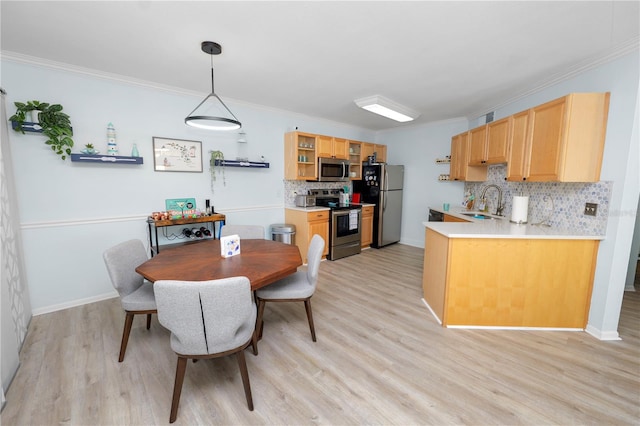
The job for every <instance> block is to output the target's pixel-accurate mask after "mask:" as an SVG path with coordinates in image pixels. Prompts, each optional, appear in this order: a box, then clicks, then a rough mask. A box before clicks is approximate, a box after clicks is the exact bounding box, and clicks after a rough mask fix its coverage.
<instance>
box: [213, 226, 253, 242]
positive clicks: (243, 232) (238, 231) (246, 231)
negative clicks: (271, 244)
mask: <svg viewBox="0 0 640 426" xmlns="http://www.w3.org/2000/svg"><path fill="white" fill-rule="evenodd" d="M228 235H238V236H239V237H240V239H242V238H246V239H248V240H264V226H260V225H224V226H223V227H222V231H220V236H222V237H226V236H228Z"/></svg>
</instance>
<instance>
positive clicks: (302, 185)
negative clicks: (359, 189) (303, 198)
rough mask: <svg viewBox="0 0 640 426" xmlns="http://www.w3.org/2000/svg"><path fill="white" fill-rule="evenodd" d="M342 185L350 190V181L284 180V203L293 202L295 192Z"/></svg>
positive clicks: (304, 192) (335, 187) (303, 192)
mask: <svg viewBox="0 0 640 426" xmlns="http://www.w3.org/2000/svg"><path fill="white" fill-rule="evenodd" d="M344 186H348V187H349V193H351V192H352V190H351V182H307V181H304V180H285V181H284V204H285V206H286V205H292V204H295V201H296V194H305V195H306V194H307V191H308V190H309V189H341V188H342V187H344Z"/></svg>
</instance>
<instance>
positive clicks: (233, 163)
mask: <svg viewBox="0 0 640 426" xmlns="http://www.w3.org/2000/svg"><path fill="white" fill-rule="evenodd" d="M216 166H224V167H248V168H254V169H268V168H269V163H262V162H260V161H236V160H216Z"/></svg>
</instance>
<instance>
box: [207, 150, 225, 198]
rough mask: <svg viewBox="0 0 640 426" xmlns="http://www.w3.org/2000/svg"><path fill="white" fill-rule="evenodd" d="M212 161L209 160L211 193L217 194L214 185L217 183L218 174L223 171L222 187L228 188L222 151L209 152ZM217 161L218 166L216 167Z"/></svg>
mask: <svg viewBox="0 0 640 426" xmlns="http://www.w3.org/2000/svg"><path fill="white" fill-rule="evenodd" d="M209 152H210V153H211V159H210V160H209V173H210V174H211V192H212V193H213V192H215V190H214V183H215V181H216V173H217V172H219V171H220V170H222V185H223V186H227V180H226V179H225V177H224V154H223V153H222V151H209ZM216 161H217V162H218V165H217V166H216Z"/></svg>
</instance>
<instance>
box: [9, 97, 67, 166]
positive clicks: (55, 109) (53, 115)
mask: <svg viewBox="0 0 640 426" xmlns="http://www.w3.org/2000/svg"><path fill="white" fill-rule="evenodd" d="M14 104H15V106H16V108H17V110H16V113H15V114H14V115H12V116H11V117H10V118H9V120H10V121H13V122H15V123H16V124H17V125H16V126H15V131H16V132H21V133H22V134H24V129H23V125H24V123H27V122H30V120H27V115H32V112H33V111H38V113H37V114H38V116H37V120H38V121H39V123H38V124H39V125H40V127H41V128H42V133H43V134H44V135H45V136H47V138H48V139H47V141H46V142H45V144H47V145H49V146H50V147H51V150H52V151H53V152H55V153H56V154H58V155H59V156H60V158H62V159H63V160H65V159H66V158H67V156H70V155H71V148H73V139H71V136H72V135H73V129H72V128H71V120H69V116H68V115H67V114H65V113H64V112H62V106H61V105H58V104H53V105H50V104H48V103H46V102H40V101H28V102H27V103H26V104H25V103H22V102H15V103H14ZM33 121H36V120H35V118H34V119H33Z"/></svg>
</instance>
